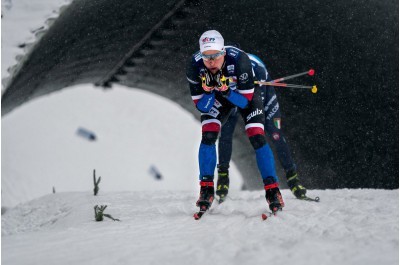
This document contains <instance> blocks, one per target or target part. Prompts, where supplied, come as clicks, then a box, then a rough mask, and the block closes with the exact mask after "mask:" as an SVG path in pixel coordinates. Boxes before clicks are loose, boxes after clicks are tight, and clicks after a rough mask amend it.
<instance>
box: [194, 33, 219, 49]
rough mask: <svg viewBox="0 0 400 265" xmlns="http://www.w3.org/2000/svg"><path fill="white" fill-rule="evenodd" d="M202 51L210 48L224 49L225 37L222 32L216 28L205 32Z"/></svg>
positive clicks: (201, 41)
mask: <svg viewBox="0 0 400 265" xmlns="http://www.w3.org/2000/svg"><path fill="white" fill-rule="evenodd" d="M199 44H200V52H205V51H209V50H216V51H223V50H224V38H223V37H222V35H221V33H219V32H218V31H216V30H208V31H206V32H204V33H203V34H202V35H201V37H200V39H199Z"/></svg>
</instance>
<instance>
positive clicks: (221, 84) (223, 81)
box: [215, 70, 229, 95]
mask: <svg viewBox="0 0 400 265" xmlns="http://www.w3.org/2000/svg"><path fill="white" fill-rule="evenodd" d="M215 81H216V83H217V89H218V91H220V92H221V93H222V94H223V95H226V94H228V93H229V79H228V78H226V76H224V75H223V74H222V71H221V70H220V71H218V73H217V74H216V75H215Z"/></svg>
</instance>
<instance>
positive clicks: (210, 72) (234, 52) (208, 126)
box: [186, 30, 284, 211]
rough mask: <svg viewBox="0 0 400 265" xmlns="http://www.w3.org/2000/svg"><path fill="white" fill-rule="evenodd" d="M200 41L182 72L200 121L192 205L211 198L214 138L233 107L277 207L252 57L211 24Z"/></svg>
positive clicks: (269, 197) (279, 205)
mask: <svg viewBox="0 0 400 265" xmlns="http://www.w3.org/2000/svg"><path fill="white" fill-rule="evenodd" d="M199 44H200V51H198V52H196V53H195V54H194V55H193V56H192V57H191V59H190V61H189V62H188V66H187V72H186V75H187V80H188V81H189V87H190V93H191V96H192V100H193V102H194V104H195V105H196V108H197V109H198V110H199V111H200V112H201V124H202V140H201V144H200V148H199V168H200V197H199V200H198V201H197V205H198V206H199V207H200V208H201V209H202V208H204V207H205V208H209V207H210V206H211V204H212V202H213V199H214V170H215V167H216V160H217V157H216V156H217V155H216V146H215V142H216V140H217V138H218V134H219V132H220V130H221V126H222V124H223V123H224V121H225V120H226V119H227V118H228V117H229V115H230V113H231V112H232V111H235V110H236V109H237V111H238V112H239V113H240V114H241V116H242V118H243V120H244V123H245V129H246V134H247V136H248V137H249V140H250V142H251V144H252V146H253V148H254V150H255V153H256V160H257V165H258V169H259V171H260V174H261V176H262V179H263V182H264V188H265V191H266V199H267V202H268V204H269V207H270V209H271V210H273V211H275V210H277V209H280V208H282V207H283V206H284V203H283V199H282V196H281V193H280V191H279V188H278V186H279V184H278V178H277V176H276V171H275V165H274V157H273V154H272V151H271V149H270V148H269V146H268V144H267V141H266V139H265V132H264V120H265V117H264V110H263V104H262V98H261V90H259V89H254V88H255V85H254V72H253V69H252V65H251V61H250V59H249V57H248V56H247V54H246V53H245V52H243V51H242V50H240V49H238V48H235V47H225V46H224V39H223V37H222V35H221V34H220V33H219V32H218V31H215V30H210V31H206V32H204V33H203V34H202V36H201V37H200V39H199ZM229 80H232V84H230V82H229Z"/></svg>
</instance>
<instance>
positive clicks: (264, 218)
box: [261, 213, 268, 221]
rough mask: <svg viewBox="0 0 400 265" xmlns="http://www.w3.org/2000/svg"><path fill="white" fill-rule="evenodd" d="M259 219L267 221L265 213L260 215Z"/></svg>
mask: <svg viewBox="0 0 400 265" xmlns="http://www.w3.org/2000/svg"><path fill="white" fill-rule="evenodd" d="M261 218H262V219H263V220H264V221H265V220H267V218H268V216H267V215H266V214H265V213H263V214H262V215H261Z"/></svg>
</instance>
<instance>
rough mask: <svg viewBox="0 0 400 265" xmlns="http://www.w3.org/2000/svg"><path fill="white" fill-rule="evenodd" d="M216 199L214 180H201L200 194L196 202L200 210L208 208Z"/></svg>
mask: <svg viewBox="0 0 400 265" xmlns="http://www.w3.org/2000/svg"><path fill="white" fill-rule="evenodd" d="M213 201H214V181H200V196H199V199H198V200H197V202H196V206H199V207H200V210H202V211H203V210H204V211H206V210H208V209H209V208H210V207H211V204H212V203H213Z"/></svg>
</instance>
